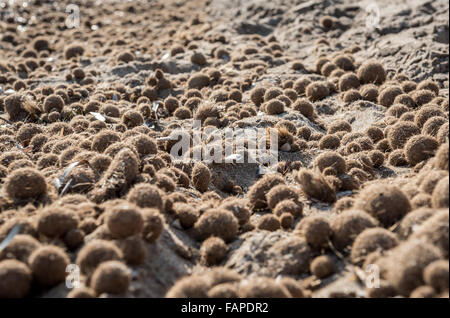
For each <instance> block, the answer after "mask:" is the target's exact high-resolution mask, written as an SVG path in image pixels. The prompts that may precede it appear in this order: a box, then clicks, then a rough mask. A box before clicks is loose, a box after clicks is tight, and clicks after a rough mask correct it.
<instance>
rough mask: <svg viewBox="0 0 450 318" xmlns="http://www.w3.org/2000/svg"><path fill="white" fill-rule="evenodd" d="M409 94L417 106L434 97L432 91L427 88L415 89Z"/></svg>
mask: <svg viewBox="0 0 450 318" xmlns="http://www.w3.org/2000/svg"><path fill="white" fill-rule="evenodd" d="M410 95H411V97H412V99H413V100H414V103H415V104H416V105H417V106H418V107H420V106H422V105H425V104H428V103H429V102H431V101H432V100H433V99H434V98H435V97H436V95H435V94H434V93H433V92H432V91H429V90H427V89H422V90H415V91H413V92H411V93H410Z"/></svg>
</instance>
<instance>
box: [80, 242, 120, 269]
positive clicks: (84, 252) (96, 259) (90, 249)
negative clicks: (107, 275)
mask: <svg viewBox="0 0 450 318" xmlns="http://www.w3.org/2000/svg"><path fill="white" fill-rule="evenodd" d="M122 256H123V255H122V252H121V251H120V249H119V248H118V247H117V246H116V245H115V244H114V243H112V242H109V241H105V240H93V241H90V242H89V243H87V244H86V245H84V246H83V247H82V248H81V250H80V251H79V252H78V255H77V260H76V263H77V264H78V265H79V266H80V270H81V273H83V274H85V275H90V274H92V273H93V272H94V270H95V269H96V268H97V266H98V265H99V264H101V263H103V262H106V261H110V260H121V259H122Z"/></svg>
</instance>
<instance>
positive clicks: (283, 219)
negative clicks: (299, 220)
mask: <svg viewBox="0 0 450 318" xmlns="http://www.w3.org/2000/svg"><path fill="white" fill-rule="evenodd" d="M279 221H280V225H281V227H282V228H283V229H285V230H287V229H290V228H291V227H292V225H293V224H294V216H293V215H292V214H291V213H289V212H284V213H282V214H281V215H280V216H279Z"/></svg>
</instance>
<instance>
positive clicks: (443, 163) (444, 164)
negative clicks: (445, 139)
mask: <svg viewBox="0 0 450 318" xmlns="http://www.w3.org/2000/svg"><path fill="white" fill-rule="evenodd" d="M448 162H449V154H448V143H445V144H442V145H441V146H440V147H439V149H438V150H437V152H436V156H435V158H434V167H435V168H436V169H440V170H446V171H448Z"/></svg>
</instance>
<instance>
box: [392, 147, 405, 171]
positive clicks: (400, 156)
mask: <svg viewBox="0 0 450 318" xmlns="http://www.w3.org/2000/svg"><path fill="white" fill-rule="evenodd" d="M388 162H389V164H390V165H391V166H394V167H402V166H406V165H407V164H408V161H407V160H406V156H405V153H404V152H403V149H396V150H394V151H392V152H391V153H390V154H389V157H388Z"/></svg>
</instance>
